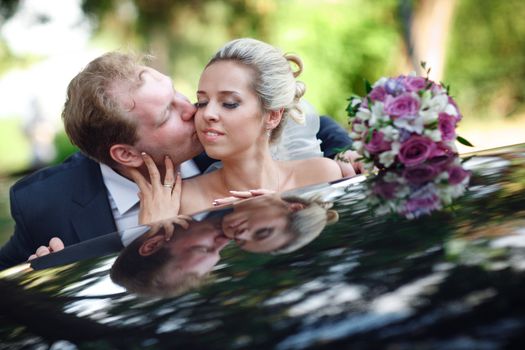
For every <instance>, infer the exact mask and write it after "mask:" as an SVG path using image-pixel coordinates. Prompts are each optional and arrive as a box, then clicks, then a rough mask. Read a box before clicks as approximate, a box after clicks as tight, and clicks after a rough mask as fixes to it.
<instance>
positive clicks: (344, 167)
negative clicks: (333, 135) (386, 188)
mask: <svg viewBox="0 0 525 350" xmlns="http://www.w3.org/2000/svg"><path fill="white" fill-rule="evenodd" d="M358 158H360V156H359V154H358V153H357V152H356V151H352V150H347V151H344V152H341V153H338V154H337V155H336V156H335V158H334V159H335V161H336V162H337V164H339V167H340V168H341V172H342V173H343V177H348V176H354V175H356V174H365V173H366V170H365V168H364V166H363V163H362V162H359V161H357V159H358Z"/></svg>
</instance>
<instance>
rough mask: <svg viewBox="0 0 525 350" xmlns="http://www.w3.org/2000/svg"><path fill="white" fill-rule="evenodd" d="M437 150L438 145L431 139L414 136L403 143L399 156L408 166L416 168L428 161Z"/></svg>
mask: <svg viewBox="0 0 525 350" xmlns="http://www.w3.org/2000/svg"><path fill="white" fill-rule="evenodd" d="M435 148H436V144H435V143H434V141H432V140H431V139H429V138H427V137H424V136H416V135H414V136H411V137H410V138H409V139H408V140H406V141H405V142H403V144H402V145H401V149H400V150H399V154H398V155H397V156H398V157H399V160H400V161H401V163H403V164H405V165H406V166H414V165H417V164H421V163H423V162H424V161H425V160H427V159H428V158H429V157H430V156H431V155H432V153H433V151H434V150H435Z"/></svg>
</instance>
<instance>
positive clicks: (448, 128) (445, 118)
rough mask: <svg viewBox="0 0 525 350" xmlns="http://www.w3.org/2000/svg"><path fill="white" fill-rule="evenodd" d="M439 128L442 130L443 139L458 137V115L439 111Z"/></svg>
mask: <svg viewBox="0 0 525 350" xmlns="http://www.w3.org/2000/svg"><path fill="white" fill-rule="evenodd" d="M438 128H439V131H441V138H442V140H443V141H453V140H455V139H456V117H454V116H451V115H449V114H447V113H439V117H438Z"/></svg>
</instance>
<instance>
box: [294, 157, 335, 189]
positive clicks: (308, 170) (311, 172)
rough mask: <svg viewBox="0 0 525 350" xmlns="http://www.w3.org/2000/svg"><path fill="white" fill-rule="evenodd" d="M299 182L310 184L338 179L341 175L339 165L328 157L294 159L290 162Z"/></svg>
mask: <svg viewBox="0 0 525 350" xmlns="http://www.w3.org/2000/svg"><path fill="white" fill-rule="evenodd" d="M290 165H291V166H293V168H294V173H295V174H296V176H298V180H299V182H301V183H305V184H312V183H317V182H324V181H333V180H337V179H340V178H341V177H342V176H343V175H342V173H341V168H340V167H339V165H338V164H337V163H336V162H335V161H334V160H332V159H330V158H323V157H316V158H308V159H301V160H296V161H294V162H293V164H290Z"/></svg>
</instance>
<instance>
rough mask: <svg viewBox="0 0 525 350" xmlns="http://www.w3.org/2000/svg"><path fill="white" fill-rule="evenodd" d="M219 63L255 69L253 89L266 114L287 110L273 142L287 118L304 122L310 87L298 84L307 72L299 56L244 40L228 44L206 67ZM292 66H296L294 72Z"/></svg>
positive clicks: (272, 139)
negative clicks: (303, 100)
mask: <svg viewBox="0 0 525 350" xmlns="http://www.w3.org/2000/svg"><path fill="white" fill-rule="evenodd" d="M218 61H235V62H239V63H241V64H243V65H245V66H246V67H249V68H251V69H252V70H253V71H254V73H255V77H254V78H253V89H254V91H255V93H256V94H257V96H258V98H259V101H260V102H261V106H262V108H263V110H264V111H275V110H280V109H283V117H282V119H281V122H280V123H279V125H278V126H277V127H276V128H275V129H273V130H272V135H271V138H270V141H271V142H274V141H276V140H277V139H278V138H279V136H280V134H281V131H282V128H283V126H284V124H285V122H286V119H287V118H291V119H293V120H294V121H295V122H297V123H299V124H302V123H304V112H303V110H302V108H301V106H300V105H299V102H300V99H301V97H303V95H304V93H305V91H306V86H305V85H304V83H303V82H301V81H297V80H296V79H295V78H296V77H298V76H299V75H300V74H301V72H302V71H303V62H302V60H301V59H300V58H299V56H297V55H293V54H283V53H282V52H281V51H280V50H279V49H277V48H275V47H273V46H272V45H269V44H267V43H264V42H262V41H259V40H255V39H250V38H242V39H236V40H233V41H230V42H228V43H226V44H225V45H224V46H223V47H222V48H221V49H220V50H219V51H218V52H217V53H216V54H215V55H214V56H213V57H212V59H211V60H210V62H208V64H207V65H206V67H208V66H210V65H212V64H213V63H215V62H218ZM290 63H293V64H294V65H295V66H296V68H297V69H296V70H295V71H293V70H292V67H291V65H290Z"/></svg>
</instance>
